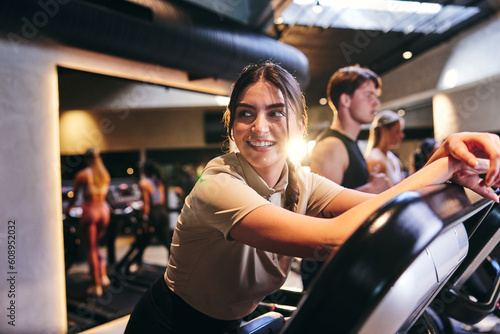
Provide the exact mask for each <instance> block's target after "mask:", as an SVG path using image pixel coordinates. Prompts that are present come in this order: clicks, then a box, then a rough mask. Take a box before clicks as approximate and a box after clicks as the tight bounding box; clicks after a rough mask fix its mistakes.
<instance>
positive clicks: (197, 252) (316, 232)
mask: <svg viewBox="0 0 500 334" xmlns="http://www.w3.org/2000/svg"><path fill="white" fill-rule="evenodd" d="M224 121H225V124H226V127H227V131H228V137H229V138H230V139H231V140H233V141H234V143H235V145H236V148H237V152H231V153H228V154H225V155H222V156H220V157H217V158H215V159H213V160H212V161H210V162H209V163H208V164H207V166H206V168H205V170H204V172H203V174H202V175H201V177H200V179H199V180H198V182H197V183H196V185H195V186H194V188H193V190H192V191H191V193H190V194H189V196H188V197H187V198H186V201H185V204H184V207H183V209H182V212H181V214H180V216H179V218H178V221H177V226H176V228H175V232H174V237H173V240H172V245H171V255H170V259H169V263H168V267H167V270H166V272H165V274H164V276H163V277H161V278H160V279H159V280H158V281H156V282H155V283H154V284H153V285H152V286H151V287H150V289H149V290H148V292H146V293H145V295H144V296H143V297H142V298H141V300H140V301H139V302H138V303H137V305H136V307H135V309H134V311H133V312H132V314H131V317H130V320H129V322H128V325H127V328H126V330H125V333H127V334H130V333H224V332H225V331H227V330H229V329H231V328H234V327H235V326H238V324H239V319H241V318H243V317H245V316H247V315H248V314H250V313H251V312H252V311H253V310H255V308H256V307H257V306H258V304H259V302H260V301H262V300H263V299H264V297H266V296H267V295H269V294H271V293H273V292H274V291H276V290H278V289H279V288H280V287H281V285H282V284H283V283H284V282H285V280H286V278H287V275H288V273H289V271H290V268H291V264H292V261H293V258H294V257H302V258H314V256H315V254H318V253H323V254H324V253H325V250H326V251H328V252H335V251H336V250H337V249H338V248H339V247H340V246H341V245H342V244H343V243H344V242H345V241H346V240H347V238H348V237H349V236H350V235H351V234H352V233H353V232H354V231H355V230H356V229H357V228H358V227H359V226H360V225H361V224H362V223H363V222H364V221H365V220H366V219H367V218H368V217H369V215H370V214H372V213H373V212H374V211H375V210H376V209H378V208H379V207H380V206H381V205H383V204H384V203H385V202H387V201H388V200H389V199H391V198H392V197H394V196H395V195H397V194H399V193H401V192H403V191H407V190H414V189H418V188H421V187H424V186H427V185H431V184H437V183H443V182H445V181H447V180H448V179H450V178H453V180H454V181H455V182H458V183H460V184H462V185H464V186H469V187H470V188H471V189H473V190H475V191H477V192H478V193H480V194H482V195H483V196H486V197H488V198H491V199H495V200H497V201H498V198H497V197H496V195H495V193H494V192H493V191H491V189H490V188H488V187H487V186H490V185H494V184H499V183H500V182H499V179H500V177H499V170H500V140H498V137H496V136H493V135H490V134H474V135H471V134H467V135H461V136H453V135H452V136H450V137H449V139H448V145H443V146H442V150H441V151H439V152H437V153H436V155H435V157H434V160H433V161H434V162H432V163H430V164H429V166H427V167H426V168H423V169H422V170H421V171H419V172H418V173H416V174H415V175H413V176H411V177H409V178H407V179H405V180H404V181H403V182H401V183H399V184H398V185H396V186H394V187H392V188H390V189H389V190H387V191H385V192H383V193H382V194H379V195H373V194H368V193H361V192H358V191H356V190H351V189H346V188H343V187H341V186H339V185H337V184H335V183H334V182H332V181H330V180H328V179H326V178H324V177H321V176H319V175H317V174H313V173H309V172H306V171H305V170H303V169H301V168H300V166H298V165H295V164H293V163H291V162H290V161H289V160H288V159H287V149H288V147H287V146H288V143H289V142H290V141H292V140H293V139H295V138H297V137H301V136H302V135H303V134H304V132H305V129H306V124H307V113H306V108H305V102H304V98H303V95H302V92H301V90H300V88H299V85H298V83H297V82H296V81H295V79H294V78H293V76H292V75H291V74H290V73H288V72H287V71H286V70H285V69H283V68H282V67H281V66H279V65H276V64H274V63H270V62H266V63H263V64H259V65H250V66H248V67H247V68H245V69H244V71H243V72H242V73H241V75H240V77H239V79H238V80H237V81H236V83H235V84H234V86H233V90H232V94H231V99H230V102H229V105H228V108H227V110H226V112H225V114H224ZM465 142H467V143H466V144H470V145H467V146H466V144H464V143H465ZM470 152H474V153H476V152H479V153H485V154H486V155H488V157H490V160H491V165H490V167H489V169H488V162H487V161H484V160H478V159H476V158H475V156H474V155H472V154H471V153H470ZM452 154H454V155H455V156H456V157H457V158H458V159H462V160H464V161H470V162H469V165H472V166H476V167H475V168H472V167H470V166H469V165H468V164H466V163H464V162H462V161H461V160H458V159H455V158H452ZM486 171H488V174H487V177H486V179H485V180H486V181H483V182H481V183H478V173H481V172H482V173H484V172H486ZM459 172H460V173H459ZM361 203H363V204H361ZM358 204H361V205H359V206H357V205H358Z"/></svg>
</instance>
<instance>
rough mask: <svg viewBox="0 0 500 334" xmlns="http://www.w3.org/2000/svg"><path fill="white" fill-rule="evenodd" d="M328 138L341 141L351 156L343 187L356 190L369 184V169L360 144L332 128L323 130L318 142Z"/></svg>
mask: <svg viewBox="0 0 500 334" xmlns="http://www.w3.org/2000/svg"><path fill="white" fill-rule="evenodd" d="M327 137H335V138H338V139H340V140H341V141H342V143H343V144H344V146H345V148H346V149H347V154H348V155H349V165H348V166H347V169H346V171H345V172H344V178H343V179H342V184H341V185H342V186H343V187H346V188H350V189H355V188H357V187H360V186H362V185H364V184H366V183H368V177H369V173H368V167H367V166H366V161H365V158H364V157H363V154H362V153H361V151H360V149H359V146H358V142H357V141H354V140H352V139H351V138H349V137H347V136H346V135H344V134H342V133H340V132H338V131H337V130H332V129H330V128H328V129H325V130H323V131H322V132H321V133H320V134H319V135H318V137H317V139H316V142H319V141H321V140H323V139H325V138H327Z"/></svg>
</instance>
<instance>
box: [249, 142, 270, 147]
mask: <svg viewBox="0 0 500 334" xmlns="http://www.w3.org/2000/svg"><path fill="white" fill-rule="evenodd" d="M249 143H250V145H252V146H255V147H269V146H272V145H274V143H273V142H271V141H251V142H249Z"/></svg>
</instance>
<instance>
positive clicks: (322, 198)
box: [297, 170, 345, 217]
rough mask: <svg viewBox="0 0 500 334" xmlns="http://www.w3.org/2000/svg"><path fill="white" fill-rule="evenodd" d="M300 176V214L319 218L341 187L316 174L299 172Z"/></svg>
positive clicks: (342, 188)
mask: <svg viewBox="0 0 500 334" xmlns="http://www.w3.org/2000/svg"><path fill="white" fill-rule="evenodd" d="M297 174H298V175H300V177H299V179H300V183H299V186H300V188H301V193H302V195H301V199H300V200H299V205H298V207H299V212H300V213H302V214H306V215H308V216H314V217H315V216H317V215H318V214H319V213H320V212H321V211H322V210H323V209H324V208H325V207H326V206H327V205H328V204H329V203H330V202H331V201H332V200H333V199H334V198H335V196H337V195H338V194H339V193H340V192H341V191H342V190H344V189H345V188H344V187H342V186H341V185H339V184H337V183H335V182H333V181H331V180H329V179H327V178H326V177H323V176H320V175H318V174H315V173H311V172H305V171H303V170H299V171H297Z"/></svg>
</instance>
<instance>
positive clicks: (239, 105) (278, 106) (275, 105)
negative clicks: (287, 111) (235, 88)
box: [236, 102, 285, 110]
mask: <svg viewBox="0 0 500 334" xmlns="http://www.w3.org/2000/svg"><path fill="white" fill-rule="evenodd" d="M240 107H243V108H249V109H254V110H255V109H256V108H255V107H254V106H253V105H251V104H248V103H244V102H242V103H238V104H237V105H236V108H240ZM284 107H285V104H284V103H273V104H270V105H267V106H266V109H273V108H284Z"/></svg>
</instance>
